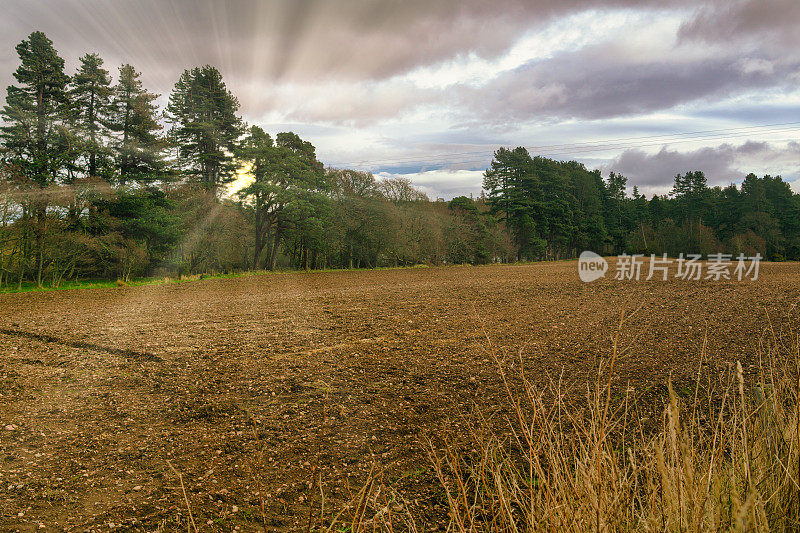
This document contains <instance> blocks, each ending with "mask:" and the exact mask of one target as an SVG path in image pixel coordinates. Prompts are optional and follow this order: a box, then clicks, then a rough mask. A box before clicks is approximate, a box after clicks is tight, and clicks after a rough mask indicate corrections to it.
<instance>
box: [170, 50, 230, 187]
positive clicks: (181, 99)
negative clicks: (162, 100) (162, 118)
mask: <svg viewBox="0 0 800 533" xmlns="http://www.w3.org/2000/svg"><path fill="white" fill-rule="evenodd" d="M238 109H239V101H238V100H237V99H236V97H235V96H233V94H232V93H231V92H230V91H228V89H227V88H226V87H225V83H224V82H223V81H222V74H220V72H219V71H218V70H217V69H216V68H214V67H211V66H208V65H206V66H204V67H197V68H194V69H192V70H186V71H184V73H183V75H181V77H180V79H179V80H178V82H177V83H176V84H175V88H174V89H173V91H172V95H171V96H170V99H169V105H168V106H167V111H168V112H169V114H170V121H171V122H172V125H173V127H172V131H171V136H172V138H173V139H174V141H175V142H176V143H177V144H178V155H179V157H180V159H181V163H183V166H184V170H185V172H186V173H187V174H188V175H189V176H190V177H192V178H194V179H195V180H197V181H198V182H199V183H200V184H201V185H202V186H203V187H204V188H205V189H206V190H207V191H210V192H212V193H216V191H217V188H218V187H219V186H220V185H224V184H225V183H229V182H231V181H233V179H234V177H235V170H236V167H235V165H234V163H233V157H232V153H233V152H234V151H235V148H236V141H237V139H238V138H239V136H240V135H241V134H242V120H241V118H239V117H238V116H236V112H237V111H238Z"/></svg>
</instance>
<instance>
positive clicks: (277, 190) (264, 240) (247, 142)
mask: <svg viewBox="0 0 800 533" xmlns="http://www.w3.org/2000/svg"><path fill="white" fill-rule="evenodd" d="M238 159H239V161H240V163H241V164H243V165H245V166H246V167H247V168H248V171H247V172H248V174H249V175H250V176H252V178H253V182H252V183H251V184H250V185H248V186H247V187H244V188H243V189H242V190H241V191H239V196H240V198H242V199H243V200H250V201H251V202H252V204H251V205H252V208H253V211H254V219H255V224H254V232H255V251H254V255H253V268H258V265H259V264H261V263H260V262H261V259H262V256H263V254H264V252H265V251H266V258H264V263H263V264H265V265H266V267H267V268H269V269H274V268H275V262H276V260H277V255H278V249H279V246H280V244H281V242H282V239H283V237H284V234H285V231H286V230H288V229H291V228H293V227H295V226H297V221H298V214H299V213H302V212H304V211H302V210H300V209H299V206H301V205H302V204H303V203H307V202H311V201H312V200H311V197H313V195H315V194H321V191H322V190H323V189H324V188H325V185H324V179H323V178H324V168H323V166H322V163H320V162H319V161H318V160H317V156H316V151H315V149H314V146H313V145H312V144H311V143H309V142H307V141H303V140H302V139H300V137H299V136H297V135H296V134H295V133H291V132H289V133H279V134H278V136H277V138H276V141H275V142H273V140H272V138H271V137H270V136H269V135H268V134H267V133H265V132H264V130H262V129H261V128H259V127H257V126H253V127H251V128H250V133H249V135H248V136H247V137H246V138H245V139H243V142H242V144H241V147H240V148H239V150H238ZM312 203H313V202H312ZM305 213H306V215H308V213H307V212H305Z"/></svg>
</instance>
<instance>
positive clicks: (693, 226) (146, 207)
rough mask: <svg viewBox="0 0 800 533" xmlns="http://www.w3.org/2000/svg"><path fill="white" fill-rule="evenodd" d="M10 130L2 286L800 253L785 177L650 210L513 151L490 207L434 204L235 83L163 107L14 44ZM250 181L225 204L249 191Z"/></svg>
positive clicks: (678, 191) (35, 43) (1, 201)
mask: <svg viewBox="0 0 800 533" xmlns="http://www.w3.org/2000/svg"><path fill="white" fill-rule="evenodd" d="M16 52H17V54H18V56H19V67H18V68H17V70H16V71H15V72H14V77H15V79H16V84H15V85H12V86H10V87H8V90H7V96H6V104H5V106H4V108H3V110H2V113H1V116H2V120H3V124H2V126H0V143H2V152H0V157H2V160H1V161H0V288H2V287H3V286H6V285H11V286H13V285H17V286H22V284H23V283H36V284H38V285H44V284H50V285H53V286H58V285H59V284H61V283H62V282H63V281H64V280H71V279H87V278H102V279H122V280H128V279H129V278H131V277H138V276H145V275H150V276H162V275H164V276H166V275H169V276H180V275H189V274H197V273H211V272H219V273H221V272H231V271H240V270H248V269H261V268H266V269H275V268H333V267H344V268H374V267H380V266H395V265H414V264H441V263H471V264H482V263H489V262H506V261H513V260H540V259H559V258H568V257H574V256H575V255H577V254H578V253H580V252H581V251H582V250H583V249H593V250H595V251H598V252H601V253H606V254H614V253H622V252H640V253H670V254H675V253H678V252H701V253H710V252H715V251H730V252H731V253H737V252H743V253H747V254H754V253H756V252H759V253H761V254H762V255H763V256H764V257H767V258H772V259H782V258H798V257H800V229H799V228H798V223H799V222H798V221H800V216H798V215H800V199H799V197H798V195H796V194H793V193H792V192H791V190H790V189H789V186H788V184H786V183H785V182H783V181H782V180H781V178H780V177H770V176H765V177H763V178H757V177H756V176H754V175H749V176H747V177H746V178H745V180H744V182H743V184H742V185H741V187H736V186H733V185H731V186H729V187H726V188H724V189H723V188H719V187H715V188H709V187H708V186H707V184H706V180H705V177H704V176H703V174H702V172H690V173H687V174H685V175H683V176H678V177H676V178H675V187H674V189H673V192H672V193H671V194H670V195H666V196H654V197H653V198H652V199H650V200H647V199H646V198H645V197H644V196H643V195H640V194H639V193H638V191H637V190H636V188H635V187H634V188H633V195H632V196H630V195H628V194H626V189H627V187H626V186H627V184H626V180H625V178H624V177H623V176H620V175H617V174H613V173H612V174H611V175H610V176H609V177H608V179H603V178H602V177H601V175H600V172H599V171H588V170H587V169H586V168H585V167H584V166H583V165H581V164H579V163H576V162H558V161H553V160H550V159H545V158H541V157H531V156H530V155H529V154H528V153H527V151H525V149H523V148H517V149H514V150H508V149H505V148H503V149H500V150H498V151H497V152H496V153H495V156H494V159H493V161H492V164H491V168H490V169H488V170H487V172H486V174H485V180H484V190H485V191H486V194H485V195H484V194H482V195H481V197H480V198H477V199H473V198H467V197H458V198H455V199H453V200H451V201H450V202H444V201H430V199H429V198H428V197H427V196H426V195H425V194H424V193H423V192H421V191H420V190H419V189H417V188H415V187H414V186H413V185H412V184H411V182H410V181H409V180H407V179H403V178H389V179H383V180H376V179H375V178H374V177H373V176H372V175H371V174H370V173H368V172H360V171H355V170H348V169H334V168H326V167H325V166H324V165H323V163H321V162H320V161H319V160H318V159H317V156H316V151H315V148H314V146H313V145H311V143H309V142H308V141H304V140H303V139H301V138H300V137H299V136H298V135H296V134H294V133H292V132H284V133H278V134H277V135H275V136H274V137H273V136H271V135H270V134H268V133H267V132H265V131H263V130H262V129H261V128H259V127H257V126H248V125H246V124H245V123H244V122H243V121H242V119H241V118H240V117H239V115H238V109H239V103H238V101H237V99H236V97H235V96H234V95H233V94H232V93H231V92H230V91H229V90H228V89H227V87H226V85H225V83H224V81H223V79H222V75H221V74H220V73H219V71H218V70H217V69H216V68H214V67H211V66H203V67H197V68H193V69H190V70H186V71H185V72H184V73H183V74H182V75H181V77H180V79H179V80H178V81H177V83H176V84H175V87H174V89H173V91H172V93H171V94H170V97H169V103H168V105H167V106H166V109H163V110H162V109H159V107H158V106H157V105H156V101H157V99H158V95H156V94H153V93H151V92H149V91H148V90H147V89H146V88H145V87H144V86H143V84H142V81H141V79H140V77H141V76H140V73H139V72H137V71H136V69H135V68H134V67H133V66H131V65H128V64H126V65H122V66H121V67H120V68H119V72H118V76H117V77H116V83H114V81H113V80H112V76H111V75H110V74H109V71H108V70H107V69H106V68H105V67H104V63H103V60H102V59H101V58H100V57H99V56H98V55H97V54H86V55H84V56H83V57H81V58H80V62H79V66H78V68H77V71H76V72H75V73H74V74H72V75H71V76H70V75H68V74H67V73H66V72H65V71H64V69H65V66H64V60H63V59H62V58H61V57H60V56H59V54H58V53H57V51H56V50H55V48H54V47H53V43H52V41H50V40H49V39H48V38H47V37H46V36H45V35H44V34H43V33H41V32H34V33H32V34H31V35H30V36H29V37H28V38H27V39H26V40H24V41H23V42H21V43H20V44H19V45H17V47H16ZM239 176H244V177H246V178H247V182H246V183H247V185H246V186H244V188H242V189H240V190H239V191H237V192H235V193H234V194H233V195H232V196H231V195H229V194H226V193H225V190H226V187H227V185H228V184H229V183H231V182H232V181H234V180H235V179H236V178H237V177H239Z"/></svg>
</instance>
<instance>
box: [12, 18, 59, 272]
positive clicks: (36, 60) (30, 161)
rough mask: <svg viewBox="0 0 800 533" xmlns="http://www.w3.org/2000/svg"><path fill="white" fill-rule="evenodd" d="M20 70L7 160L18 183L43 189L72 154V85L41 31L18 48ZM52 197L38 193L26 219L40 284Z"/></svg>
mask: <svg viewBox="0 0 800 533" xmlns="http://www.w3.org/2000/svg"><path fill="white" fill-rule="evenodd" d="M16 50H17V54H18V55H19V58H20V66H19V67H18V68H17V70H16V71H15V72H14V78H16V80H17V82H18V83H19V85H18V86H13V85H12V86H9V87H8V93H7V96H6V105H5V106H4V107H3V111H2V117H3V119H4V120H5V122H6V125H4V126H2V127H0V138H2V140H3V144H4V146H5V148H6V151H7V153H6V161H7V162H8V163H9V164H11V165H12V166H13V167H14V168H15V169H16V170H15V172H14V175H15V176H16V177H17V180H18V181H19V180H22V181H23V182H24V183H31V184H35V185H36V186H38V187H39V188H40V189H44V188H46V187H47V186H48V185H50V184H53V183H56V182H58V180H59V178H60V176H61V174H62V172H63V170H64V169H65V168H66V166H67V162H68V161H69V160H70V159H71V157H72V156H73V151H72V147H73V143H72V142H71V141H72V139H71V135H70V133H69V130H68V129H67V128H66V127H65V122H66V120H67V106H68V100H67V90H66V88H67V83H68V82H69V77H68V76H67V75H66V74H64V60H63V59H62V58H61V57H60V56H59V55H58V52H56V50H55V48H53V42H52V41H51V40H50V39H48V38H47V36H46V35H45V34H44V33H42V32H39V31H37V32H33V33H31V34H30V36H29V37H28V39H27V40H24V41H22V42H21V43H20V44H18V45H17V47H16ZM47 205H48V200H47V194H46V193H44V192H42V193H41V194H37V195H33V196H32V200H31V204H30V205H29V206H26V207H25V208H24V210H23V218H27V217H28V216H31V215H32V216H33V218H34V219H35V220H36V223H35V227H34V234H35V240H36V249H35V251H34V257H35V258H36V259H35V263H36V281H37V283H38V284H41V282H42V272H43V269H44V247H45V233H46V227H45V226H46V223H47V220H46V218H47Z"/></svg>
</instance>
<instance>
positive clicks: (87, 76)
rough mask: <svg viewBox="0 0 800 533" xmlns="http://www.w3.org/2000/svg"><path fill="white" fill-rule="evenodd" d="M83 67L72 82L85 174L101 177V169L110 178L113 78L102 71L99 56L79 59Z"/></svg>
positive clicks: (74, 110) (93, 55) (73, 102)
mask: <svg viewBox="0 0 800 533" xmlns="http://www.w3.org/2000/svg"><path fill="white" fill-rule="evenodd" d="M80 62H81V64H80V66H79V67H78V71H77V72H76V73H75V76H74V77H73V79H72V90H71V91H70V95H71V97H72V113H73V115H74V117H75V120H76V124H77V125H78V127H79V128H80V131H81V133H82V134H83V137H84V142H83V146H84V150H83V151H84V154H85V158H86V174H87V175H88V176H90V177H95V176H99V175H100V174H101V169H102V171H103V172H104V173H105V177H106V178H110V176H109V170H110V168H108V167H109V165H107V164H106V162H107V160H108V148H107V144H108V143H107V139H108V119H109V114H110V111H111V94H112V90H111V76H109V75H108V71H107V70H106V69H104V68H103V60H102V59H101V58H100V56H98V55H97V54H86V55H85V56H83V57H81V58H80Z"/></svg>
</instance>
